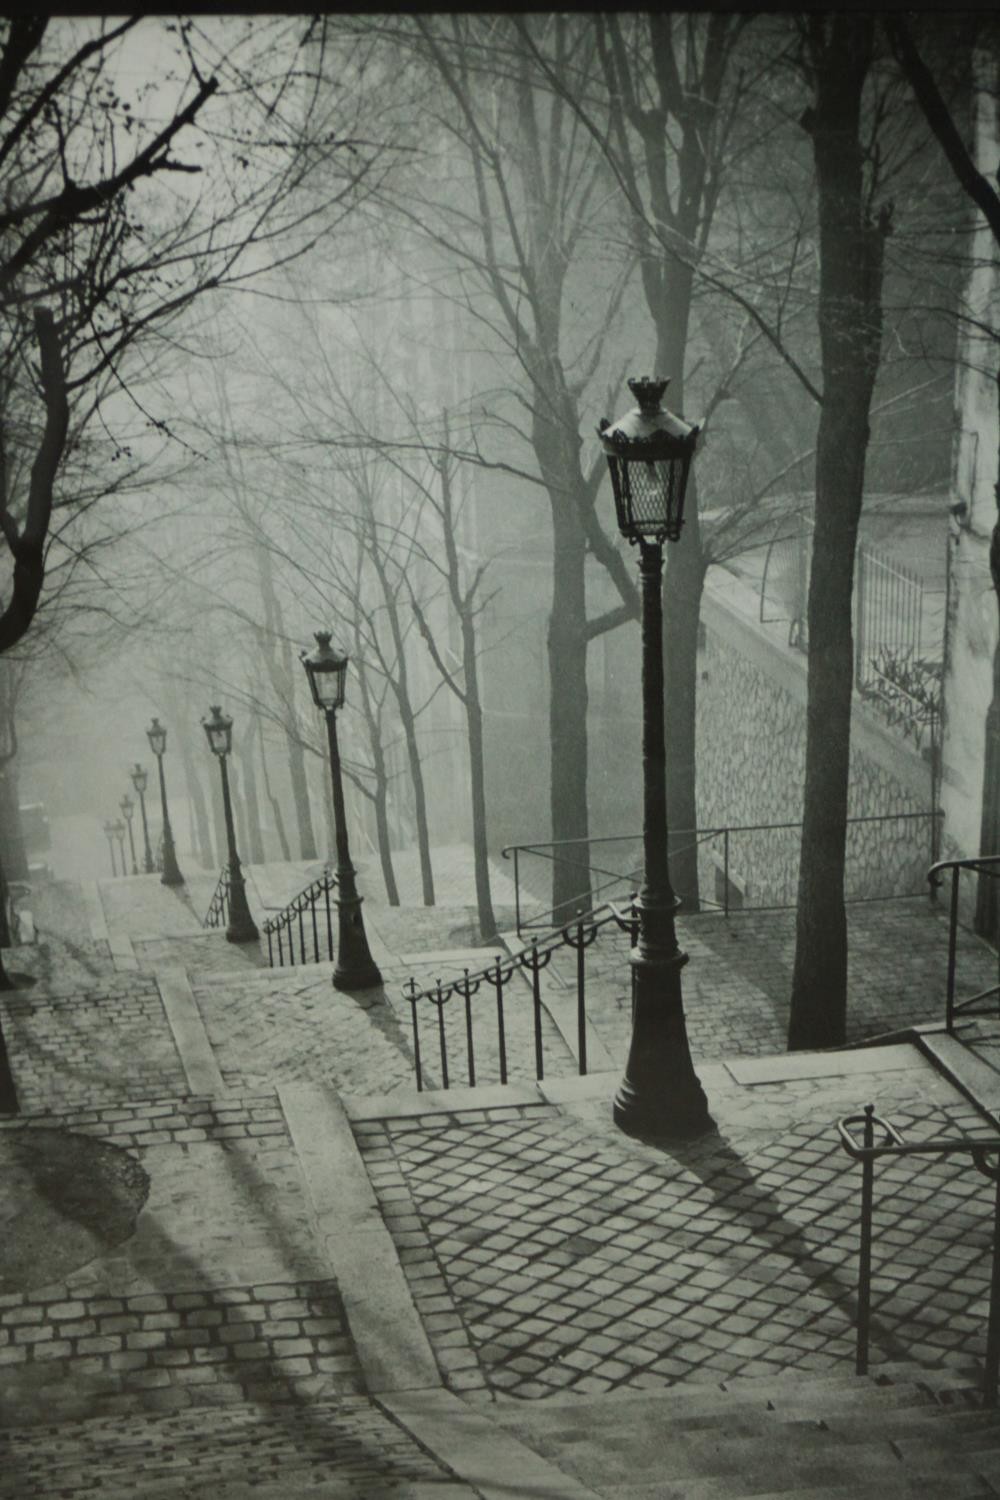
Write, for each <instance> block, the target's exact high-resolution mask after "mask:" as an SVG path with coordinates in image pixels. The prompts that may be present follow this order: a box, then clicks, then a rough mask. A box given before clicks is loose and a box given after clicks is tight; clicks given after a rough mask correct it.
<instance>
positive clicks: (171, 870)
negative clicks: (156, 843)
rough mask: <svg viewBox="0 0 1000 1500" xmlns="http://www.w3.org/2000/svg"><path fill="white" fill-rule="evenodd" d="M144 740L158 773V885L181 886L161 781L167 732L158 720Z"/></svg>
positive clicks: (181, 877)
mask: <svg viewBox="0 0 1000 1500" xmlns="http://www.w3.org/2000/svg"><path fill="white" fill-rule="evenodd" d="M146 738H147V739H148V740H149V748H150V750H152V752H153V754H154V755H155V756H156V764H157V766H158V768H159V772H160V807H161V810H162V816H163V874H162V875H161V876H160V884H161V885H183V884H184V876H183V875H182V874H181V872H180V869H179V868H178V865H177V855H176V854H175V853H174V835H173V833H172V831H171V828H170V814H169V813H168V812H167V783H166V781H165V780H164V779H163V753H164V751H165V750H166V748H167V731H166V730H165V729H164V727H163V725H162V724H161V723H160V721H159V719H154V720H153V722H152V724H150V726H149V728H148V729H147V730H146ZM133 776H134V772H133Z"/></svg>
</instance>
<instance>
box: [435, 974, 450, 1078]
mask: <svg viewBox="0 0 1000 1500" xmlns="http://www.w3.org/2000/svg"><path fill="white" fill-rule="evenodd" d="M437 993H438V997H437V1001H436V1004H437V1013H438V1043H439V1045H440V1048H441V1087H442V1088H443V1089H446V1088H448V1087H449V1083H448V1043H447V1040H446V1039H445V1034H444V998H443V996H442V994H441V981H440V979H439V980H438V982H437Z"/></svg>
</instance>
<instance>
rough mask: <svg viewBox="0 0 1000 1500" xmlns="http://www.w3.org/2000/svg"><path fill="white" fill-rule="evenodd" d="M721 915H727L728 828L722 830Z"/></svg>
mask: <svg viewBox="0 0 1000 1500" xmlns="http://www.w3.org/2000/svg"><path fill="white" fill-rule="evenodd" d="M722 878H723V882H724V884H723V887H722V915H723V916H724V917H728V916H729V829H728V828H724V829H723V830H722Z"/></svg>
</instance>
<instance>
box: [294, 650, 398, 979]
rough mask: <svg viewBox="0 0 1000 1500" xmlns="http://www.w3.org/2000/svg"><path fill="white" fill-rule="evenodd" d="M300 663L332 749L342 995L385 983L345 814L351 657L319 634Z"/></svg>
mask: <svg viewBox="0 0 1000 1500" xmlns="http://www.w3.org/2000/svg"><path fill="white" fill-rule="evenodd" d="M300 660H301V662H302V665H303V666H304V667H305V669H306V676H307V677H308V679H309V686H310V688H311V689H312V695H313V702H314V703H315V704H316V707H317V708H321V709H322V710H323V713H324V715H325V716H326V737H327V743H328V744H329V747H330V781H331V783H332V789H333V826H334V833H335V836H336V840H337V896H336V901H337V964H336V967H335V969H334V971H333V987H334V989H337V990H368V989H372V988H373V987H374V986H375V985H378V984H381V983H382V975H381V973H380V972H379V969H378V965H377V964H376V962H375V960H374V959H373V958H372V955H371V950H370V949H369V947H368V935H367V933H366V932H365V923H364V918H363V916H362V915H361V902H362V899H363V898H362V897H361V896H359V895H358V888H357V885H356V884H355V880H354V874H355V871H354V866H353V865H352V864H351V851H350V848H349V846H348V842H347V815H346V812H345V809H344V781H343V773H342V771H341V767H340V747H339V745H338V744H337V710H338V708H343V706H344V692H345V685H346V680H347V664H348V660H349V658H348V657H346V656H338V655H337V653H336V652H335V651H334V650H332V648H331V646H330V633H329V631H326V630H317V632H316V650H315V651H313V652H311V653H310V652H306V651H302V652H301V653H300Z"/></svg>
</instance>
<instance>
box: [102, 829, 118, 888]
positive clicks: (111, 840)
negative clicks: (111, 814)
mask: <svg viewBox="0 0 1000 1500" xmlns="http://www.w3.org/2000/svg"><path fill="white" fill-rule="evenodd" d="M104 837H105V838H106V839H107V841H108V853H109V854H110V855H111V873H112V875H117V874H118V861H117V860H116V859H115V830H114V825H113V823H112V822H111V819H110V818H106V819H105V821H104Z"/></svg>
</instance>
